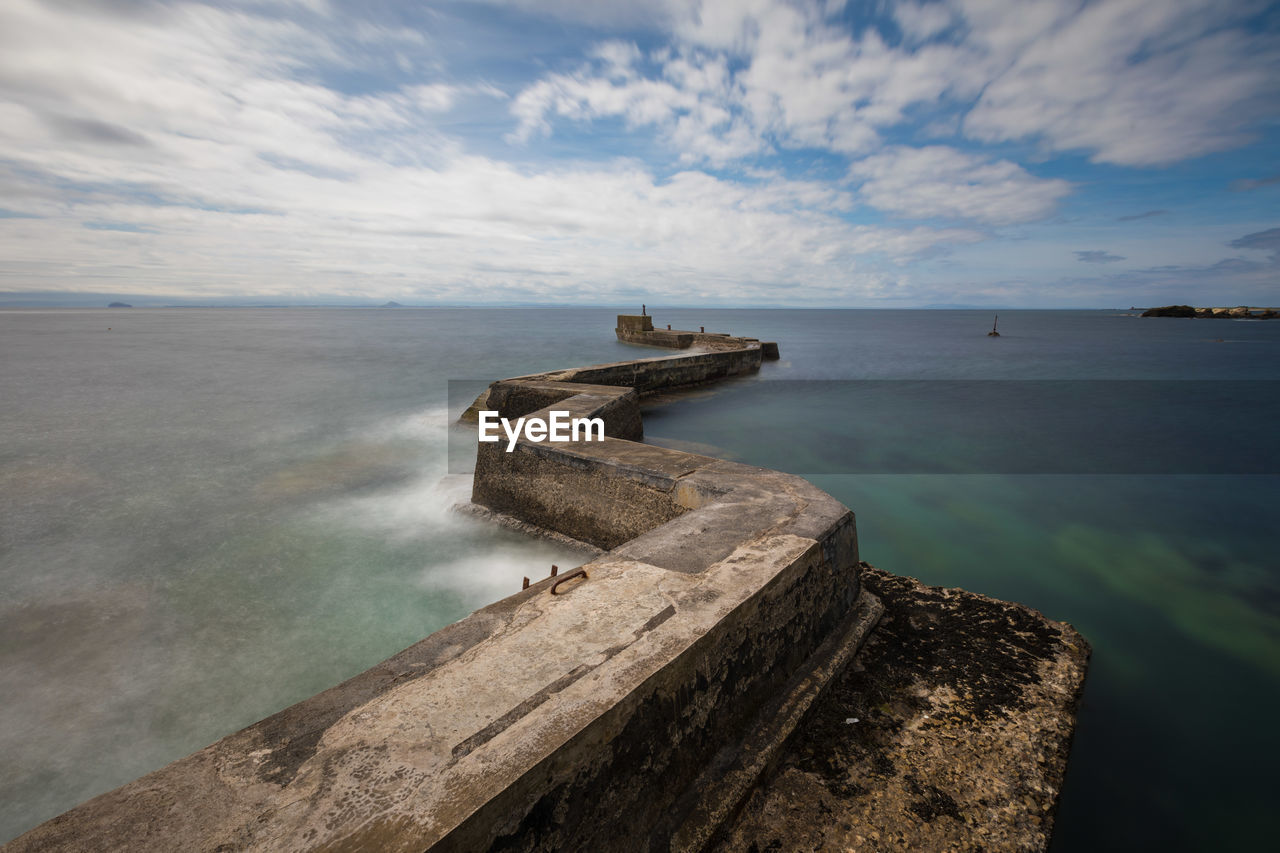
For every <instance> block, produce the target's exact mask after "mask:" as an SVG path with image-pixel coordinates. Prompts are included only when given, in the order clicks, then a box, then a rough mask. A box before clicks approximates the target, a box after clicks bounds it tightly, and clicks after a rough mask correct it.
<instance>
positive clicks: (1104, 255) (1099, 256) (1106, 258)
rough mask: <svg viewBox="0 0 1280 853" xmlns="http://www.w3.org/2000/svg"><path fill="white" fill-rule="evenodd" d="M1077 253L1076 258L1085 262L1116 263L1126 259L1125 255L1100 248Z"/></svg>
mask: <svg viewBox="0 0 1280 853" xmlns="http://www.w3.org/2000/svg"><path fill="white" fill-rule="evenodd" d="M1075 254H1076V260H1077V261H1080V262H1081V263H1085V264H1114V263H1116V262H1117V261H1123V260H1124V256H1123V255H1113V254H1111V253H1110V252H1107V251H1103V250H1100V249H1086V250H1083V251H1077V252H1076V253H1075Z"/></svg>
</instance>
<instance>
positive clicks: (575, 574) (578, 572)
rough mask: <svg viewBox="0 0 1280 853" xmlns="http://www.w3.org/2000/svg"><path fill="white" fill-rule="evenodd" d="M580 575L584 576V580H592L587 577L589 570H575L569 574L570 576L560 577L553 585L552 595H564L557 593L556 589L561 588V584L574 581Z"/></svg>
mask: <svg viewBox="0 0 1280 853" xmlns="http://www.w3.org/2000/svg"><path fill="white" fill-rule="evenodd" d="M579 575H581V576H582V579H583V580H590V578H589V577H588V576H587V570H586V569H574V570H573V571H572V572H569V574H567V575H563V576H562V577H560V578H559V579H557V580H556V582H555V583H553V584H552V585H551V594H552V595H563V593H559V592H556V588H557V587H558V586H560V584H562V583H564V582H565V581H570V580H573V579H574V578H576V577H578V576H579Z"/></svg>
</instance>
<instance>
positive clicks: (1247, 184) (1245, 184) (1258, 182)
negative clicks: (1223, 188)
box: [1231, 175, 1280, 193]
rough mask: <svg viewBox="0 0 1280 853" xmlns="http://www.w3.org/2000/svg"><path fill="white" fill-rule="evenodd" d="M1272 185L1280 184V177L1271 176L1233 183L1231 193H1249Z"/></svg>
mask: <svg viewBox="0 0 1280 853" xmlns="http://www.w3.org/2000/svg"><path fill="white" fill-rule="evenodd" d="M1272 184H1280V175H1271V176H1270V177H1266V178H1244V179H1241V180H1239V181H1232V182H1231V191H1232V192H1233V193H1242V192H1248V191H1249V190H1258V189H1262V188H1263V187H1269V186H1271V185H1272Z"/></svg>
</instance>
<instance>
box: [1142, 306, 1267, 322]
mask: <svg viewBox="0 0 1280 853" xmlns="http://www.w3.org/2000/svg"><path fill="white" fill-rule="evenodd" d="M1142 316H1143V317H1217V318H1219V319H1227V320H1233V319H1234V320H1241V319H1244V320H1274V319H1275V318H1277V317H1280V309H1278V308H1250V307H1249V306H1247V305H1240V306H1238V307H1235V308H1193V307H1192V306H1190V305H1165V306H1164V307H1163V308H1148V309H1147V310H1146V311H1143V312H1142Z"/></svg>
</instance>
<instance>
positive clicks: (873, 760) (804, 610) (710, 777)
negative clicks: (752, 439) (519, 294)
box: [4, 316, 1088, 851]
mask: <svg viewBox="0 0 1280 853" xmlns="http://www.w3.org/2000/svg"><path fill="white" fill-rule="evenodd" d="M663 331H665V330H663ZM651 332H654V330H652V323H651V320H650V319H649V318H648V317H647V316H646V317H643V318H641V319H637V318H635V317H626V316H623V317H619V324H618V331H617V334H618V337H619V338H620V339H622V340H632V339H633V338H636V337H637V336H640V338H641V339H640V340H638V341H637V342H639V343H645V344H650V345H656V346H667V347H670V348H674V349H679V350H685V349H688V350H691V351H690V352H687V353H685V352H682V353H679V354H677V355H675V356H672V357H669V358H650V359H639V360H633V361H628V362H620V363H616V364H609V365H597V366H594V367H587V368H575V369H570V370H564V371H556V372H551V373H544V374H537V375H533V376H526V377H517V378H515V379H509V380H502V381H499V382H495V383H494V384H493V385H491V386H490V387H489V388H488V389H487V390H486V391H485V392H484V393H483V394H482V395H481V397H480V398H479V399H478V400H477V401H476V404H475V405H473V406H472V407H471V408H470V409H469V410H468V412H467V415H464V418H465V417H468V416H470V417H474V416H475V414H476V412H478V411H479V410H482V409H485V410H493V411H497V412H499V413H500V415H501V416H503V417H521V416H525V415H529V416H541V417H544V418H545V417H547V416H548V414H549V412H550V411H551V410H553V409H554V410H556V411H568V412H570V413H571V414H572V415H573V416H575V417H599V418H601V419H602V420H603V421H604V423H605V432H606V438H605V439H604V440H603V441H585V440H583V441H577V442H565V443H547V442H534V441H530V440H528V439H527V438H521V439H520V440H518V441H517V442H516V443H515V445H514V447H513V448H512V451H511V452H507V449H506V446H505V444H496V443H479V444H478V449H477V462H476V471H475V476H474V482H473V495H472V500H473V502H474V504H475V505H477V506H478V507H481V508H483V509H482V511H483V512H488V513H490V514H491V515H493V517H495V518H503V519H507V520H513V521H514V522H515V523H517V524H519V525H523V526H525V527H526V528H529V527H535V528H540V529H544V530H547V531H550V532H552V533H553V534H554V535H556V536H559V537H562V538H563V537H570V538H572V539H574V540H578V541H581V542H584V543H588V544H589V545H590V546H592V547H593V548H594V549H596V550H597V552H598V553H599V556H597V557H596V558H595V559H593V560H592V561H591V562H589V563H587V564H586V565H585V566H583V567H582V569H581V570H580V571H573V572H567V573H563V574H561V575H560V576H559V577H554V578H547V579H545V580H541V581H539V582H537V583H535V584H533V585H532V586H530V587H529V588H528V589H526V590H523V591H521V592H518V593H516V594H514V595H512V596H510V597H508V598H505V599H503V600H501V601H499V602H496V603H495V604H492V605H490V606H488V607H486V608H483V609H482V610H479V611H477V612H476V613H474V614H472V615H471V616H469V617H467V618H466V619H463V620H461V621H460V622H457V623H455V624H453V625H450V626H449V627H447V628H445V629H443V630H441V631H438V632H436V633H435V634H432V635H431V636H429V637H427V638H426V639H424V640H422V641H421V642H419V643H417V644H416V645H414V646H412V647H410V648H409V649H406V650H405V651H403V652H401V653H400V654H398V655H396V656H394V657H392V658H390V659H388V660H387V661H384V662H383V663H381V664H379V665H378V666H376V667H374V668H372V669H370V670H369V671H367V672H365V673H362V674H361V675H359V676H357V677H356V678H353V679H351V680H350V681H347V682H345V683H343V684H341V685H338V686H337V687H334V688H332V689H330V690H328V691H325V692H324V693H321V694H318V695H317V696H314V697H312V698H310V699H307V700H305V701H303V702H301V703H299V704H297V705H295V706H293V707H291V708H288V709H286V710H284V711H282V712H280V713H279V714H276V715H274V716H272V717H269V718H267V719H266V720H263V721H262V722H259V723H257V724H255V725H253V726H250V727H248V728H246V729H244V730H243V731H240V732H237V733H236V734H233V735H231V736H229V737H227V738H224V739H223V740H221V741H218V742H217V743H215V744H213V745H212V746H210V747H208V748H206V749H204V750H201V751H200V752H197V753H195V754H193V755H191V756H188V757H187V758H184V759H181V760H179V761H176V762H174V763H173V764H170V765H169V766H167V767H164V768H162V769H160V770H158V771H156V772H154V773H151V774H149V775H147V776H144V777H142V778H141V779H139V780H137V781H135V782H132V783H130V784H128V785H125V786H123V787H121V788H118V789H116V790H115V791H111V792H108V793H106V794H103V795H102V796H100V797H97V798H95V799H93V800H90V801H89V802H87V803H85V804H83V805H81V806H79V807H77V808H75V809H72V810H71V811H69V812H67V813H66V814H64V815H62V816H60V817H58V818H55V819H54V820H51V821H49V822H47V823H45V824H43V825H41V826H39V827H37V828H35V829H34V830H32V831H31V832H29V833H27V834H26V835H23V836H21V837H19V838H18V839H16V840H15V841H13V842H11V843H10V844H9V845H6V847H5V848H4V849H5V850H6V851H19V850H21V851H28V850H45V849H62V850H111V849H129V850H171V849H182V850H220V851H225V850H242V849H254V850H320V849H323V850H369V851H383V850H403V851H423V850H433V851H444V850H546V851H551V850H584V851H586V850H590V851H612V850H619V851H621V850H705V849H713V848H720V849H726V850H737V849H750V848H751V847H755V848H756V849H795V848H796V847H797V846H804V847H805V848H806V849H813V848H815V847H818V848H823V849H840V850H844V849H848V848H849V847H851V846H852V847H855V848H856V847H858V846H860V845H861V846H864V847H865V848H866V849H869V850H885V849H907V848H916V849H922V848H923V849H963V848H978V847H981V848H983V849H987V850H998V849H1009V850H1015V849H1016V850H1034V849H1042V848H1043V847H1044V846H1045V844H1046V843H1047V839H1048V837H1049V833H1050V830H1051V826H1052V815H1053V808H1054V805H1055V803H1056V800H1057V793H1058V789H1059V787H1060V785H1061V780H1062V774H1063V771H1064V768H1065V763H1066V756H1067V751H1068V747H1069V743H1070V735H1071V731H1072V727H1073V725H1074V713H1075V707H1076V702H1077V700H1078V696H1079V692H1080V689H1081V685H1082V683H1083V678H1084V671H1085V667H1086V662H1087V654H1088V646H1087V644H1086V643H1085V642H1084V640H1083V639H1081V638H1080V636H1079V635H1078V634H1077V633H1076V632H1075V631H1074V630H1072V629H1071V628H1070V627H1069V626H1066V625H1063V624H1059V623H1055V622H1051V621H1049V620H1047V619H1045V618H1044V617H1043V616H1041V615H1040V614H1038V613H1035V612H1034V611H1031V610H1028V609H1026V608H1022V607H1020V606H1018V605H1010V604H1005V603H1002V602H994V601H991V600H989V599H984V598H981V597H980V596H974V595H971V594H969V593H961V592H958V591H940V590H932V589H929V588H925V587H921V586H919V585H918V584H914V583H913V582H910V581H907V580H904V579H901V578H895V577H894V576H892V575H887V574H884V573H881V572H877V571H875V570H873V569H871V568H870V567H868V566H866V565H865V564H860V563H859V559H858V540H857V533H856V528H855V520H854V515H853V513H852V512H851V511H850V510H849V509H848V508H847V507H845V506H843V505H842V504H841V503H840V502H839V501H836V500H835V499H834V498H832V497H831V496H829V495H827V494H826V493H824V492H822V491H821V490H819V489H817V488H815V487H814V486H813V485H811V484H810V483H808V482H806V481H805V480H803V479H801V478H799V477H795V476H792V475H789V474H784V473H781V472H778V471H770V470H767V469H762V468H755V467H751V466H748V465H741V464H737V463H732V462H726V461H723V460H718V459H714V458H711V457H707V456H698V455H694V454H689V453H682V452H679V451H674V450H668V449H665V448H660V447H654V446H650V445H645V444H643V443H640V438H641V437H642V434H643V424H642V423H641V419H640V409H639V400H640V397H641V396H642V395H647V394H654V393H658V392H660V391H664V390H667V389H670V388H678V387H682V386H688V385H696V384H700V383H704V382H709V381H714V380H716V379H721V378H724V377H727V376H734V375H741V374H749V373H752V372H754V371H757V370H759V368H760V365H761V362H762V360H764V359H765V358H767V357H776V355H777V346H776V345H773V344H768V343H762V342H760V341H757V340H754V339H750V338H733V337H731V336H728V335H714V334H710V333H706V332H702V331H699V332H698V333H683V332H681V333H678V336H677V338H676V339H674V340H672V339H668V338H666V337H665V336H663V335H658V336H657V337H652V338H651V337H648V335H649V334H650V333H651ZM655 334H656V332H655ZM686 334H687V335H689V336H691V337H690V340H689V341H688V343H687V344H686V343H684V342H683V341H684V338H683V337H679V336H683V335H686ZM877 623H879V627H877ZM852 718H857V719H858V720H859V721H860V722H858V723H847V722H846V720H848V719H852ZM859 839H861V841H859Z"/></svg>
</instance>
